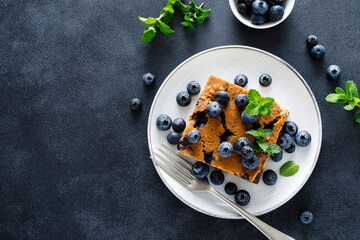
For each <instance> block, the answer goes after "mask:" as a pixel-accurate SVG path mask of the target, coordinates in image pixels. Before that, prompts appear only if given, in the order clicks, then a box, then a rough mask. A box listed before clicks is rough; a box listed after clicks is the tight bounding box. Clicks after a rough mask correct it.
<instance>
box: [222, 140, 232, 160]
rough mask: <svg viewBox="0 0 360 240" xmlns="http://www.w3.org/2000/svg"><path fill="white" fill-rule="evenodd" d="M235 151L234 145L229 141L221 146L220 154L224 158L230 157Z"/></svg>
mask: <svg viewBox="0 0 360 240" xmlns="http://www.w3.org/2000/svg"><path fill="white" fill-rule="evenodd" d="M232 153H233V146H232V145H231V143H229V142H222V143H221V144H220V146H219V154H220V156H222V157H223V158H228V157H230V156H231V154H232Z"/></svg>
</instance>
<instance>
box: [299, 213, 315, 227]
mask: <svg viewBox="0 0 360 240" xmlns="http://www.w3.org/2000/svg"><path fill="white" fill-rule="evenodd" d="M313 219H314V215H313V214H312V213H311V212H310V211H305V212H302V213H301V214H300V221H301V222H302V223H305V224H309V223H311V222H312V221H313Z"/></svg>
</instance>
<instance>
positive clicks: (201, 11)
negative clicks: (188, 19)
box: [198, 8, 211, 18]
mask: <svg viewBox="0 0 360 240" xmlns="http://www.w3.org/2000/svg"><path fill="white" fill-rule="evenodd" d="M210 12H211V9H209V10H204V9H202V8H198V13H199V14H200V16H202V17H203V18H206V17H208V16H209V15H210Z"/></svg>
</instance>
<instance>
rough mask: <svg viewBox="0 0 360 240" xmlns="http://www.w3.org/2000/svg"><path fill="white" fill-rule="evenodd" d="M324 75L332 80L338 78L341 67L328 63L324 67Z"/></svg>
mask: <svg viewBox="0 0 360 240" xmlns="http://www.w3.org/2000/svg"><path fill="white" fill-rule="evenodd" d="M326 75H327V77H328V78H330V79H333V80H336V79H339V78H340V76H341V69H340V67H339V66H337V65H330V66H329V67H328V68H327V69H326Z"/></svg>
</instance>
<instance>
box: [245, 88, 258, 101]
mask: <svg viewBox="0 0 360 240" xmlns="http://www.w3.org/2000/svg"><path fill="white" fill-rule="evenodd" d="M248 99H249V102H260V100H261V95H260V93H259V92H258V91H256V90H255V89H250V91H249V93H248Z"/></svg>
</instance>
